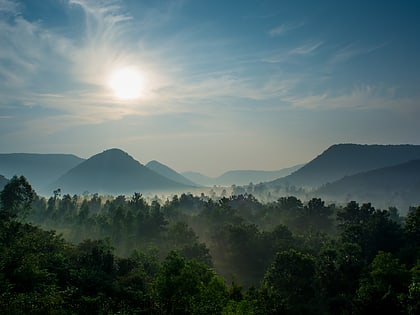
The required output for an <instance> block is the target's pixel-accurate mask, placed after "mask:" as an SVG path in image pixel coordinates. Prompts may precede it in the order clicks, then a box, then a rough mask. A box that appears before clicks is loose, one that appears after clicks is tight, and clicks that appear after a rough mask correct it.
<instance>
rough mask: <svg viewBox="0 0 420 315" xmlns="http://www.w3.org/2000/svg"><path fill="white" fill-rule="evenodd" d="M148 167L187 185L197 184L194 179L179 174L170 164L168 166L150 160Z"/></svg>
mask: <svg viewBox="0 0 420 315" xmlns="http://www.w3.org/2000/svg"><path fill="white" fill-rule="evenodd" d="M146 167H147V168H149V169H151V170H152V171H155V172H156V173H158V174H160V175H162V176H164V177H166V178H169V179H171V180H173V181H174V182H177V183H180V184H183V185H187V186H197V184H196V183H194V182H193V181H191V180H189V179H188V178H186V177H184V176H182V175H181V174H179V173H178V172H176V171H175V170H173V169H172V168H170V167H169V166H166V165H164V164H162V163H160V162H158V161H155V160H153V161H150V162H149V163H147V164H146Z"/></svg>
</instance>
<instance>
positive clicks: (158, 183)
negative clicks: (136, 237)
mask: <svg viewBox="0 0 420 315" xmlns="http://www.w3.org/2000/svg"><path fill="white" fill-rule="evenodd" d="M187 187H188V186H186V185H183V184H180V183H176V182H174V181H172V180H170V179H168V178H166V177H163V176H161V175H159V174H158V173H156V172H154V171H152V170H150V169H149V168H147V167H145V166H144V165H142V164H140V163H139V162H138V161H136V160H134V159H133V158H132V157H131V156H130V155H128V154H127V153H126V152H124V151H121V150H119V149H110V150H106V151H104V152H102V153H99V154H96V155H94V156H92V157H91V158H89V159H88V160H86V161H84V162H82V163H81V164H79V165H78V166H76V167H75V168H73V169H71V170H70V171H68V172H67V173H66V174H64V175H63V176H61V177H60V178H59V179H58V180H57V181H56V182H55V183H54V184H53V185H52V187H51V189H57V188H60V189H61V190H62V191H63V192H66V193H67V192H68V193H83V192H85V191H89V192H99V193H105V194H122V193H132V192H135V191H147V190H169V189H174V190H175V189H182V188H187Z"/></svg>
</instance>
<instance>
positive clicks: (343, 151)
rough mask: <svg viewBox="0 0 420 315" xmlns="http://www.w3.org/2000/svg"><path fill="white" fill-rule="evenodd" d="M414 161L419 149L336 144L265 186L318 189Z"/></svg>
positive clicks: (419, 151)
mask: <svg viewBox="0 0 420 315" xmlns="http://www.w3.org/2000/svg"><path fill="white" fill-rule="evenodd" d="M416 159H420V145H360V144H337V145H333V146H331V147H329V148H328V149H327V150H326V151H324V152H323V153H322V154H320V155H319V156H317V157H316V158H315V159H313V160H312V161H310V162H309V163H308V164H306V165H305V166H303V167H302V168H300V169H299V170H297V171H296V172H294V173H292V174H290V175H289V176H286V177H283V178H280V179H277V180H275V181H273V182H270V183H268V184H269V185H272V186H278V185H282V184H285V185H295V186H300V187H320V186H322V185H324V184H326V183H328V182H333V181H336V180H339V179H341V178H343V177H344V176H349V175H354V174H357V173H360V172H365V171H369V170H374V169H378V168H383V167H387V166H393V165H397V164H401V163H405V162H408V161H410V160H416Z"/></svg>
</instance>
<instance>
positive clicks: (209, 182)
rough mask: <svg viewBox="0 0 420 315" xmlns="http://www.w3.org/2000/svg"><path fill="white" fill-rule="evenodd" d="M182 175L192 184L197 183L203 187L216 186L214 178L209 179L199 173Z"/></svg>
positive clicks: (184, 173) (183, 173)
mask: <svg viewBox="0 0 420 315" xmlns="http://www.w3.org/2000/svg"><path fill="white" fill-rule="evenodd" d="M181 175H182V176H184V177H186V178H187V179H189V180H191V181H192V182H194V183H197V184H198V185H202V186H213V185H216V184H214V178H212V177H208V176H206V175H203V174H201V173H199V172H182V173H181Z"/></svg>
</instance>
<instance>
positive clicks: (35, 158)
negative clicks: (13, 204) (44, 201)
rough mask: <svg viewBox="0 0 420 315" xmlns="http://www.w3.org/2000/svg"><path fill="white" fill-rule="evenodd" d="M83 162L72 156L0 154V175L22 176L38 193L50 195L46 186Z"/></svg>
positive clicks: (9, 176)
mask: <svg viewBox="0 0 420 315" xmlns="http://www.w3.org/2000/svg"><path fill="white" fill-rule="evenodd" d="M83 161H84V159H82V158H80V157H77V156H75V155H73V154H37V153H8V154H0V174H3V175H4V176H6V177H8V178H12V177H13V176H14V175H17V176H20V175H23V176H25V177H26V178H27V179H28V181H29V182H30V183H31V185H32V187H33V188H34V189H35V190H36V191H37V192H38V193H51V192H50V190H48V189H47V187H48V185H49V184H50V183H51V182H53V181H55V180H57V178H58V177H60V176H61V175H63V174H64V173H65V172H67V171H68V170H70V169H71V168H73V167H75V166H76V165H78V164H80V163H81V162H83Z"/></svg>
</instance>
